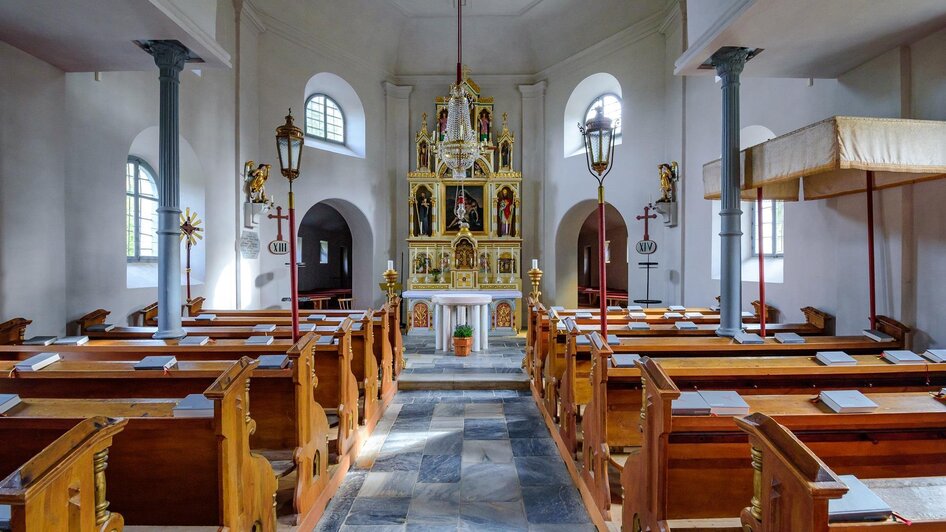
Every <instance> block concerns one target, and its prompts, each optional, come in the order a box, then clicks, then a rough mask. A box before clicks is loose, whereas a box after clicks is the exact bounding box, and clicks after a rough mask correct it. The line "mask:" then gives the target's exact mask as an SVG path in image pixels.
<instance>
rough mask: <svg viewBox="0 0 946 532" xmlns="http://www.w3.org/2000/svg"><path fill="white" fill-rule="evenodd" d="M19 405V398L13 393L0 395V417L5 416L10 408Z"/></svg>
mask: <svg viewBox="0 0 946 532" xmlns="http://www.w3.org/2000/svg"><path fill="white" fill-rule="evenodd" d="M18 404H20V396H19V395H17V394H15V393H0V415H2V414H6V413H7V412H9V411H10V409H11V408H13V407H14V406H16V405H18Z"/></svg>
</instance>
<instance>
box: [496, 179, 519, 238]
mask: <svg viewBox="0 0 946 532" xmlns="http://www.w3.org/2000/svg"><path fill="white" fill-rule="evenodd" d="M515 217H516V203H515V198H514V197H513V193H512V190H511V189H510V188H509V187H503V188H501V189H500V190H499V193H498V194H497V197H496V235H497V236H516V234H515V233H516V228H515V225H514V223H515Z"/></svg>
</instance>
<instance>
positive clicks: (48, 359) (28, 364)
mask: <svg viewBox="0 0 946 532" xmlns="http://www.w3.org/2000/svg"><path fill="white" fill-rule="evenodd" d="M60 360H62V357H60V356H59V353H39V354H37V355H33V356H31V357H30V358H27V359H26V360H21V361H19V362H17V363H16V366H14V367H15V368H16V370H17V371H39V370H41V369H43V368H45V367H46V366H48V365H50V364H52V363H54V362H59V361H60Z"/></svg>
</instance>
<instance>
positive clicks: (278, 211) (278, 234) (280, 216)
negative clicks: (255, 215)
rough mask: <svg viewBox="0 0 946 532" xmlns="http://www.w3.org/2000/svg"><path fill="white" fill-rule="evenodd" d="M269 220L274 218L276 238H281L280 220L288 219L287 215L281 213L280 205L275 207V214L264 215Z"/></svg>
mask: <svg viewBox="0 0 946 532" xmlns="http://www.w3.org/2000/svg"><path fill="white" fill-rule="evenodd" d="M266 216H267V217H268V218H269V219H270V220H272V219H275V220H276V240H282V221H283V220H288V219H289V215H288V214H283V213H282V207H276V214H267V215H266Z"/></svg>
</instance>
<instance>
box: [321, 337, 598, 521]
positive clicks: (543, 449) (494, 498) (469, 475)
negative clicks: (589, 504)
mask: <svg viewBox="0 0 946 532" xmlns="http://www.w3.org/2000/svg"><path fill="white" fill-rule="evenodd" d="M405 340H406V341H405V353H406V355H405V359H406V363H407V367H406V369H405V372H421V374H425V373H436V372H440V373H442V374H444V375H445V377H446V378H449V376H450V374H451V373H453V372H463V371H466V370H469V369H476V370H478V371H482V370H493V371H494V372H495V373H496V374H500V373H505V372H516V371H520V370H519V369H518V368H519V366H520V364H521V362H522V349H523V341H522V339H521V338H511V339H508V340H497V341H495V342H491V345H490V347H491V350H490V352H489V353H484V354H478V355H472V356H470V357H466V358H457V357H454V356H452V355H449V354H443V353H437V354H435V353H433V349H432V348H428V347H426V343H424V342H421V341H418V340H416V339H414V338H405ZM431 340H432V339H431ZM358 463H359V465H358V466H357V467H355V468H354V469H353V470H352V471H351V472H350V473H349V474H348V476H347V477H346V479H345V481H344V483H343V484H342V486H341V488H340V489H339V491H338V494H337V495H336V496H335V498H334V499H333V500H332V502H331V503H330V504H329V507H328V509H327V510H326V514H325V516H324V517H323V518H322V520H321V521H320V522H319V524H318V526H317V528H316V530H317V531H348V532H357V531H364V532H368V531H376V532H382V531H384V532H387V531H441V530H442V531H454V530H477V531H505V530H510V531H511V530H522V531H543V530H548V531H569V532H573V531H574V532H581V531H585V530H588V531H591V530H594V527H593V525H592V524H591V521H590V519H589V517H588V514H587V513H586V511H585V508H584V506H583V505H582V501H581V497H580V496H579V494H578V490H577V489H575V486H574V485H573V484H572V481H571V478H570V477H569V475H568V471H567V470H566V468H565V464H564V463H563V462H562V460H561V458H560V457H559V455H558V452H557V449H556V447H555V444H554V442H553V441H552V439H551V438H550V436H549V432H548V429H547V428H546V426H545V423H544V422H543V421H542V417H541V416H540V414H539V412H538V410H537V408H536V406H535V403H534V401H533V399H532V397H531V396H530V395H529V392H528V391H522V390H514V389H500V390H456V389H450V390H408V391H399V392H398V394H397V396H396V397H395V399H394V404H392V405H391V406H390V407H389V408H388V410H387V412H385V415H384V418H383V419H382V420H381V422H380V423H379V424H378V427H377V428H376V429H375V431H374V434H372V436H371V438H370V439H369V441H368V443H367V444H366V445H365V447H364V449H363V450H362V453H361V456H360V457H359V460H358Z"/></svg>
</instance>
